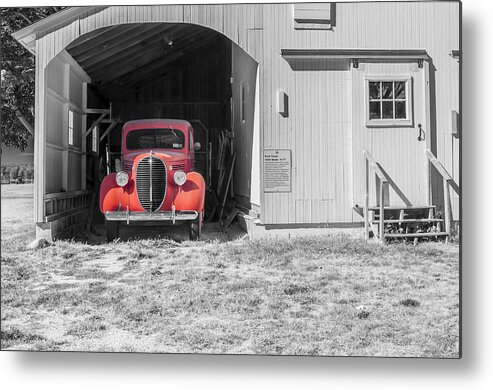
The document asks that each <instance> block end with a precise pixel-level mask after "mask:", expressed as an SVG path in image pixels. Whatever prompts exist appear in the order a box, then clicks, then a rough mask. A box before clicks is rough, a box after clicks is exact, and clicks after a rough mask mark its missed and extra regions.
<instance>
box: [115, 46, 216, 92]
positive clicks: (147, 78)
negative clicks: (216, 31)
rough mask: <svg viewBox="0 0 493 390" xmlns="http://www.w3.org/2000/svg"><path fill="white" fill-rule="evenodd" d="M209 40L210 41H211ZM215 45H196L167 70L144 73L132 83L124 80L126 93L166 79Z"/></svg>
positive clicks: (157, 69) (173, 62)
mask: <svg viewBox="0 0 493 390" xmlns="http://www.w3.org/2000/svg"><path fill="white" fill-rule="evenodd" d="M213 40H214V38H213V39H211V40H210V41H213ZM216 45H217V43H215V42H213V43H210V44H208V45H205V46H204V45H203V44H200V45H197V46H195V47H194V49H195V50H193V51H190V52H187V53H186V55H183V56H180V58H176V59H173V60H172V61H170V62H169V63H168V66H167V69H162V68H161V67H157V68H154V69H153V70H154V71H151V72H149V71H148V72H146V73H145V74H141V75H140V76H139V77H138V78H137V79H136V78H134V79H133V80H132V81H127V80H125V81H124V83H125V86H126V89H127V91H128V92H130V91H131V89H132V88H133V87H135V86H138V87H139V88H144V87H146V86H148V85H150V84H153V83H155V82H156V81H158V80H161V79H162V78H163V77H166V76H167V75H169V74H170V73H173V72H175V71H176V70H177V69H179V68H182V67H183V66H184V65H185V64H186V63H187V62H189V61H190V59H192V58H195V57H200V55H199V54H198V53H201V52H209V51H211V49H212V48H214V47H215V46H216Z"/></svg>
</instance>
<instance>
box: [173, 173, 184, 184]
mask: <svg viewBox="0 0 493 390" xmlns="http://www.w3.org/2000/svg"><path fill="white" fill-rule="evenodd" d="M173 178H174V179H175V183H176V184H178V185H179V186H182V185H183V184H185V182H186V181H187V175H186V173H185V172H183V171H176V172H175V174H174V176H173Z"/></svg>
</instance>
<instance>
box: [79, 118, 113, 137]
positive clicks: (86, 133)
mask: <svg viewBox="0 0 493 390" xmlns="http://www.w3.org/2000/svg"><path fill="white" fill-rule="evenodd" d="M106 115H108V113H106V112H103V113H102V114H101V116H100V117H99V118H98V119H96V121H95V122H94V123H93V124H92V125H91V127H89V129H87V130H86V132H85V133H84V140H83V142H85V139H86V137H87V136H88V135H89V134H90V133H91V131H93V129H94V128H95V127H96V126H97V125H99V122H101V121H102V120H103V118H104V117H105V116H106Z"/></svg>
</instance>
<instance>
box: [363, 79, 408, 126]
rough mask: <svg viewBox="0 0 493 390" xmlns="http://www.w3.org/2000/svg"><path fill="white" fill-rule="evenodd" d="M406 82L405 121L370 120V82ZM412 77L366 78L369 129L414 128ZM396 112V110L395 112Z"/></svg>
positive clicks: (366, 112)
mask: <svg viewBox="0 0 493 390" xmlns="http://www.w3.org/2000/svg"><path fill="white" fill-rule="evenodd" d="M393 81H395V82H402V81H403V82H405V88H406V118H405V119H404V118H403V119H370V82H393ZM412 84H413V83H412V77H411V76H409V75H404V76H402V75H399V76H389V75H371V76H365V88H364V90H365V122H366V126H367V127H412V126H413V117H414V115H413V114H414V113H413V104H412V102H413V89H412ZM394 112H395V110H394Z"/></svg>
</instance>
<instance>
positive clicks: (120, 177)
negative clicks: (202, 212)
mask: <svg viewBox="0 0 493 390" xmlns="http://www.w3.org/2000/svg"><path fill="white" fill-rule="evenodd" d="M127 183H128V174H127V172H125V171H120V172H118V173H117V174H116V184H118V185H119V186H120V187H125V186H126V185H127Z"/></svg>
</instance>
